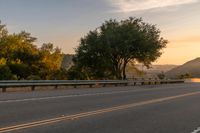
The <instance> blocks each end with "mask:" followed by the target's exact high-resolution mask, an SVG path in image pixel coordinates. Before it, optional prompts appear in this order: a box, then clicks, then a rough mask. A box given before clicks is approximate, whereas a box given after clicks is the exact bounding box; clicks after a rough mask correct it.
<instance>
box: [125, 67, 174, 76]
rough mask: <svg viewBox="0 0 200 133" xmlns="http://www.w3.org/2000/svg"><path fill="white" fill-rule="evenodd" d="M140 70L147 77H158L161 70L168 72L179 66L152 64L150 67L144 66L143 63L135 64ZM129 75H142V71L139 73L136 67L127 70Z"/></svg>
mask: <svg viewBox="0 0 200 133" xmlns="http://www.w3.org/2000/svg"><path fill="white" fill-rule="evenodd" d="M135 67H136V68H137V69H138V70H139V71H143V72H144V76H146V77H150V78H152V77H157V75H158V74H159V73H161V72H167V71H169V70H171V69H173V68H175V67H177V65H151V67H150V68H149V69H148V68H146V67H143V66H142V65H136V66H135ZM127 76H128V77H129V78H131V77H133V76H134V77H138V76H139V77H140V76H141V75H140V73H137V72H136V71H135V70H134V69H128V71H127Z"/></svg>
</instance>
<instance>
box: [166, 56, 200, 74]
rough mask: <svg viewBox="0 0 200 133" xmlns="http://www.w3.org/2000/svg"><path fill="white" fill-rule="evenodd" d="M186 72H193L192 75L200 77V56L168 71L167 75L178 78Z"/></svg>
mask: <svg viewBox="0 0 200 133" xmlns="http://www.w3.org/2000/svg"><path fill="white" fill-rule="evenodd" d="M186 73H189V74H191V76H192V77H195V78H199V77H200V58H196V59H194V60H191V61H188V62H186V63H185V64H183V65H181V66H178V67H176V68H174V69H172V70H170V71H168V72H166V76H167V77H169V78H176V77H177V76H178V75H182V74H186Z"/></svg>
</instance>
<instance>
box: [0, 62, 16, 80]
mask: <svg viewBox="0 0 200 133" xmlns="http://www.w3.org/2000/svg"><path fill="white" fill-rule="evenodd" d="M9 79H12V80H17V77H16V75H13V74H12V72H11V70H10V69H9V67H8V66H6V65H0V80H9Z"/></svg>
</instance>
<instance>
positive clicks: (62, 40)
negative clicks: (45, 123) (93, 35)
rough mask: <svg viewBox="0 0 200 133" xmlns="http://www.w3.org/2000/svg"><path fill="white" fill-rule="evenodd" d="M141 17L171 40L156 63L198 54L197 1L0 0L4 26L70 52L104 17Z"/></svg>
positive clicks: (176, 61)
mask: <svg viewBox="0 0 200 133" xmlns="http://www.w3.org/2000/svg"><path fill="white" fill-rule="evenodd" d="M130 16H131V17H142V18H143V19H144V21H145V22H149V23H152V24H156V25H157V27H158V28H159V29H160V30H161V31H162V36H163V37H164V38H166V39H168V40H169V44H168V45H167V48H166V49H164V50H163V55H162V57H161V58H159V59H158V61H157V62H155V64H183V63H184V62H186V61H189V60H191V59H194V58H197V57H200V0H0V20H1V21H2V23H4V24H6V25H7V28H8V30H9V31H10V32H11V33H13V32H20V31H21V30H25V31H27V32H30V33H32V35H33V36H35V37H37V38H38V42H37V44H39V45H41V44H42V43H43V42H53V43H54V44H55V45H56V46H59V47H60V48H62V50H63V52H64V53H74V48H76V47H77V46H78V44H79V39H80V38H81V37H82V36H84V35H85V34H87V32H88V31H89V30H93V29H95V28H96V27H98V26H100V25H101V24H102V23H103V22H104V21H105V20H108V19H110V18H115V19H117V20H121V19H125V18H128V17H130Z"/></svg>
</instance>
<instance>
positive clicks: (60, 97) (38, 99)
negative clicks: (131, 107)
mask: <svg viewBox="0 0 200 133" xmlns="http://www.w3.org/2000/svg"><path fill="white" fill-rule="evenodd" d="M153 90H161V89H160V88H156V89H155V88H153V89H138V90H126V91H110V92H97V93H86V94H73V95H64V96H50V97H41V98H27V99H17V100H5V101H0V104H1V103H13V102H27V101H40V100H50V99H62V98H72V97H85V96H97V95H112V94H120V93H129V92H142V91H153Z"/></svg>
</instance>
